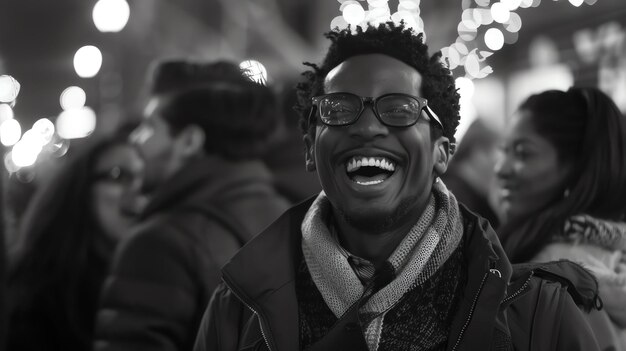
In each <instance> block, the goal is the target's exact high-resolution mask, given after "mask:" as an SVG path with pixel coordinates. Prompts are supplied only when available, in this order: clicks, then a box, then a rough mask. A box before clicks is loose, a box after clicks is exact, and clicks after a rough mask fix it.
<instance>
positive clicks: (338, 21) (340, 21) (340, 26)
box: [330, 16, 348, 31]
mask: <svg viewBox="0 0 626 351" xmlns="http://www.w3.org/2000/svg"><path fill="white" fill-rule="evenodd" d="M346 28H348V22H346V20H345V18H343V16H337V17H335V18H333V20H332V21H330V30H339V31H341V30H344V29H346Z"/></svg>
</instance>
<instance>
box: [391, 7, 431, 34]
mask: <svg viewBox="0 0 626 351" xmlns="http://www.w3.org/2000/svg"><path fill="white" fill-rule="evenodd" d="M391 20H392V21H393V22H394V23H397V24H400V23H402V22H404V24H405V26H406V27H409V28H413V29H415V30H416V31H417V32H421V31H423V29H424V27H423V25H422V26H420V24H419V23H418V22H417V20H416V19H415V16H414V15H413V13H411V12H408V11H398V12H396V13H394V14H392V15H391Z"/></svg>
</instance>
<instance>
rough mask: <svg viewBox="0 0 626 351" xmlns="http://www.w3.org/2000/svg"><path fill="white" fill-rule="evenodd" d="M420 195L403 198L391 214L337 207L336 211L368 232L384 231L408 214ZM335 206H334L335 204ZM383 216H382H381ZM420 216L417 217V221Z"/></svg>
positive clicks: (352, 224)
mask: <svg viewBox="0 0 626 351" xmlns="http://www.w3.org/2000/svg"><path fill="white" fill-rule="evenodd" d="M417 200H418V196H417V195H415V196H412V197H410V198H406V199H403V200H402V201H400V204H399V205H398V206H397V207H396V208H395V209H394V210H393V212H392V213H391V214H389V215H387V214H382V215H371V214H369V213H348V212H347V211H345V210H343V209H338V208H335V210H336V213H337V214H338V215H339V216H340V217H341V218H342V219H343V220H344V221H345V222H346V223H348V224H349V225H350V226H352V227H353V228H356V229H358V230H360V231H363V232H367V233H383V232H387V231H390V230H391V229H393V228H394V227H396V226H397V225H398V223H400V222H401V220H402V219H403V218H404V217H406V216H408V215H409V214H410V213H411V212H412V211H411V210H412V208H413V207H414V206H415V203H416V202H417ZM333 207H334V206H333ZM381 217H382V218H381ZM418 219H419V218H418V217H416V218H415V222H417V220H418Z"/></svg>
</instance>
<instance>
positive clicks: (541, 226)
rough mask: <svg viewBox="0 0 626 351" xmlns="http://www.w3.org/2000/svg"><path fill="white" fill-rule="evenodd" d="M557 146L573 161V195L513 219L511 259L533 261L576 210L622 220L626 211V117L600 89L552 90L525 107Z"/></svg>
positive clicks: (503, 231) (504, 234) (508, 232)
mask: <svg viewBox="0 0 626 351" xmlns="http://www.w3.org/2000/svg"><path fill="white" fill-rule="evenodd" d="M519 110H523V111H528V112H529V115H530V116H531V118H532V124H533V126H534V127H535V129H536V131H537V132H538V133H539V134H540V135H541V136H542V137H544V138H545V139H546V140H548V141H549V142H550V143H551V144H552V145H553V146H554V147H555V149H556V151H557V155H558V160H559V164H566V165H571V166H572V167H571V169H572V171H571V173H570V176H569V177H568V179H567V180H566V184H564V189H567V190H568V191H567V192H568V195H567V196H566V197H564V198H562V199H557V200H555V201H554V202H553V203H550V204H548V205H547V206H546V207H544V208H543V209H541V210H539V211H538V212H536V213H535V214H532V215H529V216H528V217H526V218H521V219H518V220H515V221H511V222H509V223H507V224H506V225H505V226H503V227H502V228H500V236H501V239H502V243H503V246H504V249H505V251H506V252H507V254H508V256H509V259H510V260H511V262H514V263H515V262H526V261H529V260H531V259H532V258H533V257H534V256H535V255H536V254H537V253H538V252H539V251H540V250H541V249H542V248H543V247H544V246H546V245H547V244H548V243H549V242H550V241H552V240H554V236H555V235H559V234H561V233H562V231H563V225H564V222H565V220H566V219H567V218H568V217H570V216H572V215H576V214H582V213H585V214H589V215H592V216H595V217H598V218H601V219H607V220H622V219H623V218H624V216H625V214H626V201H625V200H624V199H626V118H625V117H624V116H623V115H622V114H621V112H620V110H619V109H618V108H617V106H616V105H615V103H614V102H613V101H612V100H611V98H610V97H608V96H607V95H606V94H604V93H603V92H602V91H600V90H598V89H596V88H570V89H569V90H568V91H567V92H562V91H556V90H551V91H546V92H543V93H540V94H537V95H533V96H531V97H529V98H528V99H527V100H526V101H525V102H524V103H523V104H522V105H521V106H520V108H519Z"/></svg>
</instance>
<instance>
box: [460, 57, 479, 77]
mask: <svg viewBox="0 0 626 351" xmlns="http://www.w3.org/2000/svg"><path fill="white" fill-rule="evenodd" d="M464 66H465V72H466V73H467V74H469V75H470V76H472V77H474V78H476V77H477V76H478V74H479V73H480V63H479V62H478V56H477V55H476V54H475V53H471V54H469V55H467V57H466V58H465V65H464Z"/></svg>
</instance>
